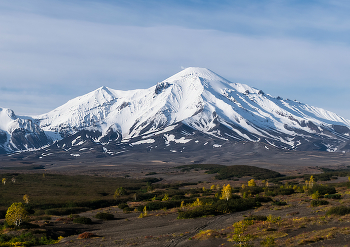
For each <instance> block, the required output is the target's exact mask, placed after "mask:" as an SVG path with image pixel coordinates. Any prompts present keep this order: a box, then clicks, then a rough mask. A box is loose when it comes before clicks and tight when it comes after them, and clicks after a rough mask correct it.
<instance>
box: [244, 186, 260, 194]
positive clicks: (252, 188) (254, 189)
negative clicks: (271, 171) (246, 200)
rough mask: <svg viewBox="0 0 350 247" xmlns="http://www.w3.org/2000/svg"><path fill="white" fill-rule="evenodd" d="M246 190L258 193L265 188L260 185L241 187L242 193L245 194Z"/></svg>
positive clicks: (250, 192)
mask: <svg viewBox="0 0 350 247" xmlns="http://www.w3.org/2000/svg"><path fill="white" fill-rule="evenodd" d="M244 192H246V193H247V194H252V195H257V194H259V193H261V192H264V189H263V188H261V187H258V186H252V187H248V186H247V187H245V188H244V189H241V193H242V194H243V193H244Z"/></svg>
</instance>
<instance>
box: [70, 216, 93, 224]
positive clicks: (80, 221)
mask: <svg viewBox="0 0 350 247" xmlns="http://www.w3.org/2000/svg"><path fill="white" fill-rule="evenodd" d="M73 222H74V223H78V224H91V223H92V220H91V219H90V218H87V217H78V218H75V219H74V220H73Z"/></svg>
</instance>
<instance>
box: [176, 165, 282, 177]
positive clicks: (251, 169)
mask: <svg viewBox="0 0 350 247" xmlns="http://www.w3.org/2000/svg"><path fill="white" fill-rule="evenodd" d="M177 168H179V169H182V171H189V170H191V169H201V170H207V172H206V173H208V174H215V173H217V174H218V175H216V176H215V178H216V179H219V180H223V179H232V178H241V177H244V176H251V177H253V178H254V179H269V178H276V177H281V176H283V175H282V174H280V173H279V172H275V171H272V170H269V169H265V168H260V167H255V166H246V165H233V166H224V165H213V164H194V165H184V166H178V167H177Z"/></svg>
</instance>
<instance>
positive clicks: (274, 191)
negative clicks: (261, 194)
mask: <svg viewBox="0 0 350 247" xmlns="http://www.w3.org/2000/svg"><path fill="white" fill-rule="evenodd" d="M294 193H295V191H294V189H291V188H278V187H272V188H268V189H265V195H266V196H277V195H291V194H294Z"/></svg>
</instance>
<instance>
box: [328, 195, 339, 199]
mask: <svg viewBox="0 0 350 247" xmlns="http://www.w3.org/2000/svg"><path fill="white" fill-rule="evenodd" d="M324 198H328V199H340V198H341V195H340V194H330V195H327V194H326V195H324Z"/></svg>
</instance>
